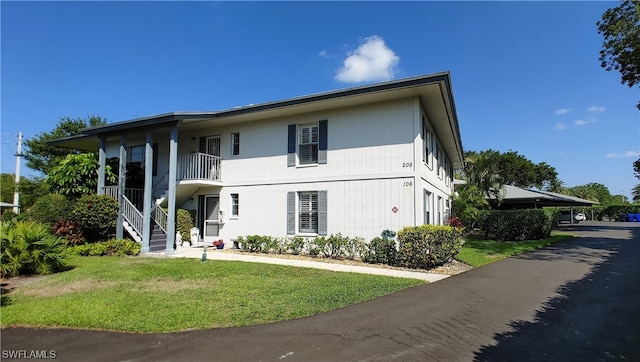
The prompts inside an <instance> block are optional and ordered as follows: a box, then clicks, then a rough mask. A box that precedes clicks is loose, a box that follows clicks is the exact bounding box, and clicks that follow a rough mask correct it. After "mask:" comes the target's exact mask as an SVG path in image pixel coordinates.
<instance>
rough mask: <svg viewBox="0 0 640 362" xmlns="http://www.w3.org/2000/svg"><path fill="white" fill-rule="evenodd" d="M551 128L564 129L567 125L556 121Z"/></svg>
mask: <svg viewBox="0 0 640 362" xmlns="http://www.w3.org/2000/svg"><path fill="white" fill-rule="evenodd" d="M553 129H554V130H556V131H564V130H565V129H567V125H566V124H564V123H562V122H556V125H555V126H553Z"/></svg>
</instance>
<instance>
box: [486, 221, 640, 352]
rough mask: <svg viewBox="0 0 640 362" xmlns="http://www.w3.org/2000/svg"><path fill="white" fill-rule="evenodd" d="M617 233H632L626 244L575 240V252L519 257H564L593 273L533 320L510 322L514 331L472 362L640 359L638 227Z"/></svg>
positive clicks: (499, 336)
mask: <svg viewBox="0 0 640 362" xmlns="http://www.w3.org/2000/svg"><path fill="white" fill-rule="evenodd" d="M598 230H602V229H598ZM616 230H619V232H620V233H621V235H623V234H625V233H626V232H627V231H628V230H631V233H629V235H630V236H629V238H628V239H626V238H624V237H621V238H576V239H574V240H572V241H571V242H570V243H571V244H572V245H571V247H567V245H565V246H564V247H563V248H562V249H561V250H554V249H560V248H554V246H550V247H547V248H544V249H540V250H539V251H536V252H532V253H527V254H523V255H521V256H518V258H523V259H529V260H558V259H559V258H562V259H566V260H572V261H576V262H580V263H589V264H591V265H592V269H591V271H590V273H589V274H587V275H585V276H584V278H582V279H580V280H577V281H574V282H570V283H567V284H565V285H563V286H561V287H560V288H558V289H557V290H556V293H557V295H556V296H555V297H553V298H551V299H549V300H548V301H547V302H546V303H545V304H544V305H542V306H541V308H540V309H539V310H538V311H537V313H536V315H535V319H534V320H533V321H523V320H514V321H512V322H511V323H510V324H509V326H510V327H511V329H512V330H511V331H508V332H504V333H499V334H496V335H495V336H494V339H495V341H496V343H495V344H494V345H487V346H483V347H482V348H481V349H480V350H479V351H477V352H476V353H475V359H474V360H475V361H499V360H511V361H521V360H528V361H546V360H548V361H576V360H585V361H600V360H607V359H625V360H631V361H638V360H640V328H639V326H640V322H638V321H640V304H638V300H640V282H639V281H638V279H637V275H638V274H639V273H640V267H639V266H638V262H637V261H638V260H640V228H630V229H627V228H624V227H622V228H620V227H619V228H616Z"/></svg>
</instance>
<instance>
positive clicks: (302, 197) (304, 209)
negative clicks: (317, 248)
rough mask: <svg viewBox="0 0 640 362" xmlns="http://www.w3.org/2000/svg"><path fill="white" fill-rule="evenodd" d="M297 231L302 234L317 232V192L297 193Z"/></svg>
mask: <svg viewBox="0 0 640 362" xmlns="http://www.w3.org/2000/svg"><path fill="white" fill-rule="evenodd" d="M298 201H299V207H298V210H299V211H298V215H299V217H298V222H299V226H298V230H300V232H302V233H317V232H318V192H314V191H312V192H300V193H298Z"/></svg>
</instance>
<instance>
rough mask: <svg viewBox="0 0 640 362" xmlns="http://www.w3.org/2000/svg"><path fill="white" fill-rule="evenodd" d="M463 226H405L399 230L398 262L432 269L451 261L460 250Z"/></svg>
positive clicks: (412, 266)
mask: <svg viewBox="0 0 640 362" xmlns="http://www.w3.org/2000/svg"><path fill="white" fill-rule="evenodd" d="M462 232H463V229H462V228H456V227H451V226H439V225H420V226H409V227H404V228H403V229H402V230H400V231H398V234H397V240H398V245H399V248H398V262H399V264H400V265H401V266H405V267H408V268H414V269H415V268H421V269H430V268H433V267H436V266H440V265H443V264H444V263H447V262H450V261H451V260H452V259H453V257H454V256H455V255H456V254H457V253H458V251H460V248H461V247H462V244H463V243H464V242H463V240H462Z"/></svg>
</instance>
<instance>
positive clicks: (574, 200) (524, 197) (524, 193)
mask: <svg viewBox="0 0 640 362" xmlns="http://www.w3.org/2000/svg"><path fill="white" fill-rule="evenodd" d="M500 193H501V196H502V197H501V199H500V202H498V200H496V198H495V197H493V196H492V197H489V203H491V204H492V206H493V207H494V208H495V209H500V210H510V209H537V208H541V207H570V208H571V209H570V215H571V216H570V217H571V219H570V220H573V216H574V210H573V208H574V207H580V206H582V207H586V206H593V205H596V204H598V202H595V201H591V200H585V199H581V198H579V197H574V196H569V195H563V194H559V193H556V192H549V191H541V190H536V189H529V190H525V189H523V188H520V187H516V186H512V185H504V186H503V188H502V189H501V190H500ZM561 221H569V220H561Z"/></svg>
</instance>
